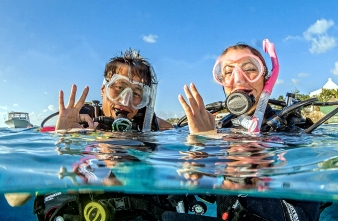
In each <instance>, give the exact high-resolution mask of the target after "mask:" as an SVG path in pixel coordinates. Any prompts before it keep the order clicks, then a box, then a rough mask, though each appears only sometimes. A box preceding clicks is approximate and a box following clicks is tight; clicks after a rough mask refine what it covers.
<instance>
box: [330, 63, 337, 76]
mask: <svg viewBox="0 0 338 221" xmlns="http://www.w3.org/2000/svg"><path fill="white" fill-rule="evenodd" d="M331 73H332V74H334V75H338V62H335V63H334V68H332V69H331Z"/></svg>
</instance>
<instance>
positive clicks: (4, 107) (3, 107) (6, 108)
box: [0, 106, 8, 110]
mask: <svg viewBox="0 0 338 221" xmlns="http://www.w3.org/2000/svg"><path fill="white" fill-rule="evenodd" d="M0 109H3V110H8V107H7V106H0Z"/></svg>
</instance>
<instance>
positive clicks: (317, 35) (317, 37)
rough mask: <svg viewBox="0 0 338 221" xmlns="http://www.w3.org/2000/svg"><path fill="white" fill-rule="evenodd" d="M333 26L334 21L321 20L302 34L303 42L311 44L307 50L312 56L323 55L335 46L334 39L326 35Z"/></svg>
mask: <svg viewBox="0 0 338 221" xmlns="http://www.w3.org/2000/svg"><path fill="white" fill-rule="evenodd" d="M333 25H334V21H332V20H326V19H321V20H317V21H316V22H315V23H314V24H313V25H311V26H310V27H309V28H308V29H307V30H306V31H305V32H303V36H304V38H305V40H307V41H309V42H310V43H311V48H310V49H309V50H310V52H311V53H312V54H320V53H324V52H326V51H327V50H329V49H331V48H334V47H335V46H336V38H335V37H333V36H329V35H328V34H327V31H328V29H329V28H331V27H332V26H333Z"/></svg>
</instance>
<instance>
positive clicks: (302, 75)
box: [298, 73, 309, 78]
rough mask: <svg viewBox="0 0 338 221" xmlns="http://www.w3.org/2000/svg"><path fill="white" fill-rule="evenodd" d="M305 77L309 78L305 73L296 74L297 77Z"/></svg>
mask: <svg viewBox="0 0 338 221" xmlns="http://www.w3.org/2000/svg"><path fill="white" fill-rule="evenodd" d="M307 76H309V74H307V73H299V74H298V77H301V78H302V77H307Z"/></svg>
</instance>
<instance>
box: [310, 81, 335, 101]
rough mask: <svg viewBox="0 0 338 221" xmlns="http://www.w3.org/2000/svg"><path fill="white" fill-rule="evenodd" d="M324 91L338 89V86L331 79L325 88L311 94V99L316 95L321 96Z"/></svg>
mask: <svg viewBox="0 0 338 221" xmlns="http://www.w3.org/2000/svg"><path fill="white" fill-rule="evenodd" d="M322 89H338V85H336V84H335V83H334V82H333V81H332V79H331V78H329V80H328V81H327V82H326V84H324V86H323V87H322V88H321V89H318V90H315V91H312V92H310V97H312V96H314V95H319V94H320V93H321V92H322Z"/></svg>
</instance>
